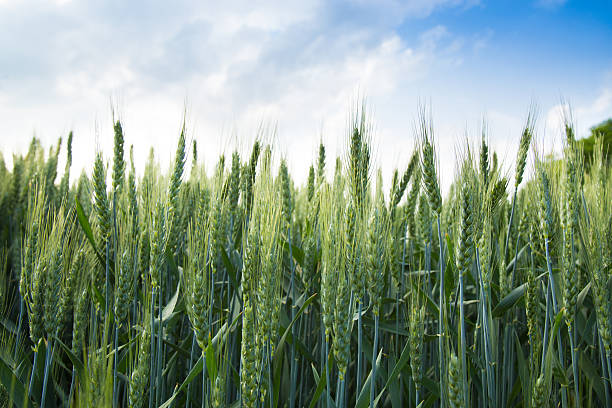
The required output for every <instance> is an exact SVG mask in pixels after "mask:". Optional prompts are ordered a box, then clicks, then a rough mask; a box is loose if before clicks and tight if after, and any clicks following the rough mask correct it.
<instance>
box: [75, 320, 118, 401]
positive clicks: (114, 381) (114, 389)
mask: <svg viewBox="0 0 612 408" xmlns="http://www.w3.org/2000/svg"><path fill="white" fill-rule="evenodd" d="M118 346H119V325H118V324H115V356H114V357H115V364H114V367H113V407H116V406H117V353H118V349H119V347H118ZM73 372H74V371H73Z"/></svg>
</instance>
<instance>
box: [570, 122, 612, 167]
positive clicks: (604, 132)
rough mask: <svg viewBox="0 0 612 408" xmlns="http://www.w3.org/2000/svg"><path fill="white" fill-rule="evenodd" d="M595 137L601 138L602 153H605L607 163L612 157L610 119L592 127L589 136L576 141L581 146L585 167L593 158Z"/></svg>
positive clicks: (611, 124) (611, 127) (611, 123)
mask: <svg viewBox="0 0 612 408" xmlns="http://www.w3.org/2000/svg"><path fill="white" fill-rule="evenodd" d="M596 137H603V145H604V152H606V153H607V155H608V162H609V161H610V159H611V157H612V118H610V119H608V120H605V121H603V122H601V123H600V124H598V125H595V126H593V127H592V128H591V135H590V136H589V137H587V138H584V139H581V140H579V141H578V142H579V143H580V145H581V146H582V150H583V152H584V159H585V163H586V164H587V166H588V165H589V163H591V160H592V158H593V147H594V146H595V138H596Z"/></svg>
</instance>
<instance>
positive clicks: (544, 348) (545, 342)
mask: <svg viewBox="0 0 612 408" xmlns="http://www.w3.org/2000/svg"><path fill="white" fill-rule="evenodd" d="M549 320H550V280H549V281H548V283H547V284H546V317H545V318H544V338H543V339H542V344H543V346H542V365H541V368H542V369H544V362H545V361H546V352H547V350H548V346H549V344H548V330H549V326H550V323H549Z"/></svg>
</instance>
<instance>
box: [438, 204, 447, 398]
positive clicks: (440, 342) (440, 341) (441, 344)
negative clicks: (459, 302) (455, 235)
mask: <svg viewBox="0 0 612 408" xmlns="http://www.w3.org/2000/svg"><path fill="white" fill-rule="evenodd" d="M436 218H437V221H438V241H439V244H440V258H439V260H438V263H439V264H440V283H439V285H440V305H439V311H440V315H439V316H438V333H439V334H440V338H439V339H438V359H439V365H440V408H444V383H445V381H444V362H445V359H444V324H443V322H442V320H443V318H444V306H445V300H444V295H445V293H444V248H443V246H444V244H443V241H442V229H441V228H440V214H438V216H437V217H436Z"/></svg>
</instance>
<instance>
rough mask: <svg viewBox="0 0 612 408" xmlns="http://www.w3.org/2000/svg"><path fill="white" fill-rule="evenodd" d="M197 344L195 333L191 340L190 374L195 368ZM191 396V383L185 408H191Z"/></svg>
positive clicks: (188, 387) (188, 386)
mask: <svg viewBox="0 0 612 408" xmlns="http://www.w3.org/2000/svg"><path fill="white" fill-rule="evenodd" d="M195 344H196V336H195V333H193V338H192V340H191V353H190V354H189V372H191V369H192V368H193V353H195ZM190 396H191V383H189V385H187V398H186V400H185V408H188V407H189V397H190Z"/></svg>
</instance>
